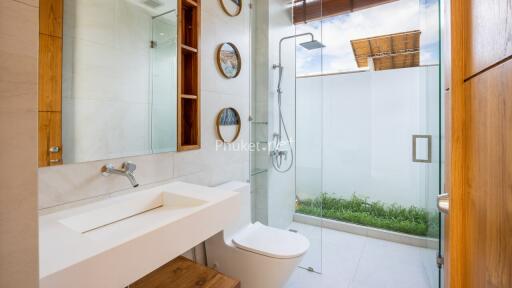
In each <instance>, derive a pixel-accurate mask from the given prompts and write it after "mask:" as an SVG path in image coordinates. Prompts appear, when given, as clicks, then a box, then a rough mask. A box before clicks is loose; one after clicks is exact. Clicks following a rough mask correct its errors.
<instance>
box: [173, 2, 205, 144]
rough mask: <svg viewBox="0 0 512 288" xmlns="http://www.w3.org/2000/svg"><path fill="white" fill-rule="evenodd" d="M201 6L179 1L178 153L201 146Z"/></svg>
mask: <svg viewBox="0 0 512 288" xmlns="http://www.w3.org/2000/svg"><path fill="white" fill-rule="evenodd" d="M200 15H201V3H200V1H199V0H197V1H194V0H178V18H179V23H180V28H179V29H178V43H180V45H179V47H180V52H179V53H178V67H179V73H178V151H186V150H194V149H199V148H200V147H201V113H200V110H201V109H200V107H201V106H200V100H201V97H200V90H201V89H200V87H201V85H200V83H201V82H200V74H201V70H200V61H199V59H200V58H199V57H200V51H199V46H200V45H199V43H200V41H199V39H200V29H201V16H200Z"/></svg>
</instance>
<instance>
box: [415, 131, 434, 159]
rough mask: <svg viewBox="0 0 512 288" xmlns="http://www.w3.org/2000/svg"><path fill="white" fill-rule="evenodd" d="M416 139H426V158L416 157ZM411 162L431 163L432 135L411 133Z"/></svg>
mask: <svg viewBox="0 0 512 288" xmlns="http://www.w3.org/2000/svg"><path fill="white" fill-rule="evenodd" d="M418 139H424V140H427V155H426V156H427V158H426V159H420V158H418V156H417V154H416V152H417V147H416V146H417V144H418ZM412 162H419V163H432V135H412Z"/></svg>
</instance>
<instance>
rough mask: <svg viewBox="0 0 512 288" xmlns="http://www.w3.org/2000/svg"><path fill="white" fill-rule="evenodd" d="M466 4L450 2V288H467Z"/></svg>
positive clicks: (461, 1) (455, 1)
mask: <svg viewBox="0 0 512 288" xmlns="http://www.w3.org/2000/svg"><path fill="white" fill-rule="evenodd" d="M466 4H467V1H466V0H452V1H451V25H450V26H451V57H452V59H451V95H450V96H451V99H450V100H451V103H450V104H451V105H450V106H451V109H450V112H449V113H450V115H449V117H450V119H449V121H450V131H448V133H449V134H450V136H449V137H450V143H449V144H448V145H449V151H448V153H449V155H450V158H449V159H448V160H447V164H448V165H447V166H448V167H447V169H449V171H450V172H449V173H450V180H449V182H450V191H449V197H450V214H449V215H448V218H449V221H450V227H449V229H450V230H449V232H448V234H449V235H450V237H449V239H448V246H449V247H450V260H451V261H450V262H449V267H447V269H448V273H449V283H450V285H449V287H454V288H455V287H469V286H468V284H469V283H468V279H467V278H466V277H465V276H464V275H465V274H464V273H465V271H466V265H468V264H467V263H466V262H467V261H468V258H467V255H466V251H465V248H464V246H465V245H464V243H465V231H464V226H465V225H458V223H464V222H465V218H464V217H465V213H464V211H465V210H466V209H467V207H466V205H465V203H466V199H465V191H464V190H465V185H464V183H465V177H466V171H465V167H464V163H465V162H466V155H465V151H466V141H465V139H466V113H465V107H466V97H465V96H464V67H465V57H464V53H463V51H464V25H465V17H466V12H465V10H466V9H467V5H466Z"/></svg>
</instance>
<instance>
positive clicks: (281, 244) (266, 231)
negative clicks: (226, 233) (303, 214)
mask: <svg viewBox="0 0 512 288" xmlns="http://www.w3.org/2000/svg"><path fill="white" fill-rule="evenodd" d="M269 240H270V241H269ZM232 241H233V243H234V244H235V246H236V247H237V248H240V249H243V250H246V251H249V252H253V253H257V254H260V255H264V256H267V257H272V258H278V259H289V258H296V257H300V256H302V255H303V254H304V253H306V251H307V250H308V248H309V241H308V240H307V239H306V238H305V237H304V236H302V235H300V234H298V233H293V232H289V231H286V230H281V229H277V228H272V227H268V226H265V225H263V224H261V223H259V222H256V223H254V224H251V225H249V226H248V227H246V228H245V229H243V230H242V231H240V232H239V233H237V234H236V235H235V236H234V237H233V239H232Z"/></svg>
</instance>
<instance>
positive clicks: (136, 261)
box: [39, 182, 240, 288]
mask: <svg viewBox="0 0 512 288" xmlns="http://www.w3.org/2000/svg"><path fill="white" fill-rule="evenodd" d="M239 209H240V197H239V195H238V193H237V192H233V191H224V190H219V189H217V188H209V187H203V186H197V185H192V184H186V183H181V182H174V183H170V184H166V185H162V186H159V187H155V188H152V189H148V190H143V191H138V192H134V193H130V194H127V195H123V196H118V197H113V198H109V199H107V200H104V201H99V202H95V203H92V204H87V205H84V206H79V207H76V208H72V209H66V210H62V211H59V212H56V213H52V214H48V215H44V216H41V217H40V219H39V250H40V257H39V258H40V287H42V288H44V287H52V288H58V287H126V286H128V285H129V284H130V283H133V282H134V281H135V280H137V279H139V278H141V277H142V276H144V275H146V274H148V273H149V272H151V271H153V270H155V269H156V268H158V267H160V266H161V265H163V264H165V263H167V262H168V261H170V260H171V259H173V258H175V257H177V256H179V255H180V254H182V253H184V252H185V251H187V250H189V249H190V248H192V247H194V246H195V245H197V244H198V243H200V242H202V241H204V240H206V239H208V238H209V237H211V236H212V235H214V234H216V233H218V232H220V231H222V230H223V229H224V228H225V227H227V226H228V225H229V224H231V222H232V221H234V220H235V219H237V218H238V215H239Z"/></svg>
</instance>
